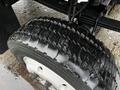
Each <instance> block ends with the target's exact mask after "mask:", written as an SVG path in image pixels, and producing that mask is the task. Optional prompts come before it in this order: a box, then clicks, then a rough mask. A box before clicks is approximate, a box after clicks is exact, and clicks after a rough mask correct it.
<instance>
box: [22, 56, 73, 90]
mask: <svg viewBox="0 0 120 90" xmlns="http://www.w3.org/2000/svg"><path fill="white" fill-rule="evenodd" d="M23 61H24V62H25V64H26V67H27V70H28V71H29V72H30V73H35V74H37V75H38V76H39V77H40V78H42V79H43V80H46V81H48V82H50V83H51V84H52V85H53V87H55V88H56V89H57V90H75V88H74V87H73V86H72V85H70V84H69V83H68V82H67V81H66V80H64V79H63V78H62V77H60V76H59V75H58V74H57V73H55V72H54V71H52V70H51V69H50V68H48V67H46V66H45V65H43V64H42V63H39V62H37V61H36V60H34V59H32V58H30V57H27V56H25V57H24V58H23ZM55 88H52V87H51V88H50V89H49V90H55Z"/></svg>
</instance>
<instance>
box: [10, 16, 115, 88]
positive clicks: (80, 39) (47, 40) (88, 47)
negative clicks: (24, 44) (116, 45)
mask: <svg viewBox="0 0 120 90" xmlns="http://www.w3.org/2000/svg"><path fill="white" fill-rule="evenodd" d="M85 29H86V28H84V26H78V25H77V24H75V23H72V24H71V23H68V22H67V21H64V20H60V19H57V18H48V17H40V18H37V19H34V20H32V21H30V22H28V23H27V24H26V25H24V26H23V27H21V28H20V29H19V30H18V31H16V32H15V33H14V34H13V35H12V36H11V37H10V38H9V41H10V40H14V41H16V42H17V41H18V40H20V39H21V38H22V40H23V41H25V40H26V39H28V38H29V39H30V42H35V41H39V43H40V44H44V45H47V44H48V45H49V47H50V48H52V49H56V50H58V51H59V53H62V54H65V55H68V56H69V60H70V61H71V62H73V63H74V64H76V65H77V66H79V67H80V68H82V69H83V70H86V71H89V73H90V75H92V74H94V77H91V78H97V79H98V80H99V86H100V87H102V88H104V89H105V90H108V89H110V88H111V86H112V83H113V82H114V81H115V80H114V78H115V75H116V72H117V67H116V65H115V61H114V57H113V56H112V55H111V53H110V51H109V50H108V49H107V48H105V47H104V45H103V43H102V42H100V41H99V40H97V39H96V38H95V36H93V35H91V34H90V33H88V32H87V30H85ZM39 43H38V44H39Z"/></svg>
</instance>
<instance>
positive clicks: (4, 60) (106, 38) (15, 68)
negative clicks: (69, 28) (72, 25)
mask: <svg viewBox="0 0 120 90" xmlns="http://www.w3.org/2000/svg"><path fill="white" fill-rule="evenodd" d="M12 7H13V9H14V11H15V13H16V15H17V18H18V20H19V22H20V24H21V25H23V24H24V23H26V22H27V21H29V20H30V19H33V18H36V17H39V16H50V17H57V18H62V19H67V16H66V15H64V14H62V13H59V12H57V11H54V10H52V9H49V8H47V7H46V6H43V5H41V4H39V3H37V2H35V1H33V0H20V1H18V2H17V3H15V4H14V5H13V6H12ZM107 17H110V18H114V19H117V20H120V5H116V6H115V7H114V9H113V10H112V11H111V13H110V14H109V15H108V16H107ZM96 37H97V38H98V39H99V40H101V41H102V42H104V44H105V46H106V47H108V48H109V49H110V50H111V52H112V53H113V54H114V56H115V58H116V62H117V64H119V65H120V33H117V32H113V31H110V30H107V29H104V28H102V29H101V31H100V32H99V33H98V35H97V36H96ZM0 68H1V69H0V72H6V73H8V72H9V74H7V75H8V76H7V75H6V74H5V75H2V74H1V73H0V81H1V80H3V78H5V79H4V80H7V78H6V77H9V76H12V78H14V79H15V80H11V82H16V83H17V82H19V83H18V86H19V87H20V90H34V89H35V90H42V89H41V88H42V87H41V86H40V84H39V80H38V79H37V77H35V76H34V75H31V74H29V73H28V72H27V71H26V70H25V68H24V67H23V66H22V65H20V64H19V63H18V62H17V61H16V58H15V57H14V55H12V53H11V52H10V51H9V50H8V51H6V52H5V53H4V54H3V55H0ZM13 75H14V77H13ZM1 77H2V78H1ZM28 82H29V83H28ZM21 83H22V85H23V86H20V85H21ZM3 84H6V83H4V82H3V83H0V87H2V86H4V85H3ZM7 84H8V85H9V89H8V88H5V89H1V88H0V90H17V89H16V88H12V87H11V86H12V85H14V84H10V80H9V82H8V83H7ZM18 86H17V85H16V87H18ZM3 88H4V87H3ZM10 88H12V89H10ZM18 90H19V89H18Z"/></svg>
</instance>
